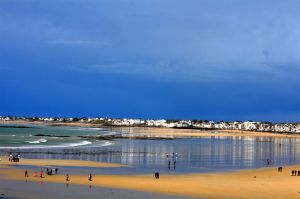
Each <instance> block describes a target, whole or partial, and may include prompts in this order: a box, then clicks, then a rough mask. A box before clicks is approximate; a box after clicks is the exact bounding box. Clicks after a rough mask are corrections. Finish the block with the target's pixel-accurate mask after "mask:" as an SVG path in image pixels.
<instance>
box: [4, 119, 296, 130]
mask: <svg viewBox="0 0 300 199" xmlns="http://www.w3.org/2000/svg"><path fill="white" fill-rule="evenodd" d="M14 120H24V121H41V122H81V123H91V124H99V125H105V126H143V127H165V128H196V129H217V130H246V131H268V132H285V133H287V132H288V133H300V123H271V122H254V121H234V122H224V121H220V122H215V121H207V120H165V119H161V120H145V119H126V118H121V119H118V118H117V119H116V118H106V117H97V118H85V117H83V118H76V117H75V118H58V117H10V116H6V117H1V116H0V121H14Z"/></svg>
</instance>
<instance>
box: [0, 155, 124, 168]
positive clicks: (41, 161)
mask: <svg viewBox="0 0 300 199" xmlns="http://www.w3.org/2000/svg"><path fill="white" fill-rule="evenodd" d="M0 158H1V159H2V161H1V162H0V168H1V166H2V167H3V166H8V165H23V166H26V165H27V166H29V165H33V166H40V167H47V166H49V167H51V166H61V167H63V166H73V167H110V168H115V167H124V166H126V165H121V164H115V163H108V162H92V161H81V160H57V159H56V160H55V159H51V160H49V159H23V158H22V159H21V160H22V161H20V162H9V161H8V157H0Z"/></svg>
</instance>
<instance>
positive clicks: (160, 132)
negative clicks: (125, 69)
mask: <svg viewBox="0 0 300 199" xmlns="http://www.w3.org/2000/svg"><path fill="white" fill-rule="evenodd" d="M0 124H17V125H28V124H30V125H44V126H66V127H82V128H85V127H88V128H105V129H112V130H118V131H120V132H122V133H128V134H129V135H130V136H128V138H134V135H135V134H138V135H139V136H148V137H153V138H157V137H162V138H164V137H183V136H185V137H211V136H215V137H238V136H248V137H290V138H300V134H296V133H280V132H269V131H246V130H231V129H228V130H221V129H217V130H214V129H211V130H209V129H186V128H165V127H120V126H104V125H99V124H91V123H81V122H67V123H66V122H41V121H33V122H31V121H24V120H15V121H0ZM131 135H132V136H131Z"/></svg>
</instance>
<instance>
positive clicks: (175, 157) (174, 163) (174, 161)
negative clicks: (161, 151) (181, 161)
mask: <svg viewBox="0 0 300 199" xmlns="http://www.w3.org/2000/svg"><path fill="white" fill-rule="evenodd" d="M177 158H178V153H174V152H173V153H172V161H173V169H174V170H175V169H176V160H177ZM166 159H167V160H168V168H169V170H170V169H171V158H170V157H169V154H166Z"/></svg>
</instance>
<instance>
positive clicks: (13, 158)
mask: <svg viewBox="0 0 300 199" xmlns="http://www.w3.org/2000/svg"><path fill="white" fill-rule="evenodd" d="M20 157H21V156H20V154H18V155H13V154H9V157H8V161H9V162H19V161H20Z"/></svg>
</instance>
